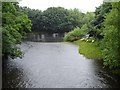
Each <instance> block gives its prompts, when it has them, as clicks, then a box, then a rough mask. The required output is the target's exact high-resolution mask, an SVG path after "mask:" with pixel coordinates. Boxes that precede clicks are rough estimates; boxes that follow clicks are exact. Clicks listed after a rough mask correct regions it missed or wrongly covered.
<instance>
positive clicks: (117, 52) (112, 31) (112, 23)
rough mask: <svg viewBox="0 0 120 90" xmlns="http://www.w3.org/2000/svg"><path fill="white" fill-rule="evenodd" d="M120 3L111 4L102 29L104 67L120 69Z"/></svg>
mask: <svg viewBox="0 0 120 90" xmlns="http://www.w3.org/2000/svg"><path fill="white" fill-rule="evenodd" d="M119 18H120V2H116V3H113V4H112V10H111V12H110V13H109V14H108V15H107V16H106V20H105V23H104V24H105V25H104V26H105V28H104V29H103V33H104V39H103V45H104V46H103V56H104V65H106V66H109V67H110V68H120V19H119Z"/></svg>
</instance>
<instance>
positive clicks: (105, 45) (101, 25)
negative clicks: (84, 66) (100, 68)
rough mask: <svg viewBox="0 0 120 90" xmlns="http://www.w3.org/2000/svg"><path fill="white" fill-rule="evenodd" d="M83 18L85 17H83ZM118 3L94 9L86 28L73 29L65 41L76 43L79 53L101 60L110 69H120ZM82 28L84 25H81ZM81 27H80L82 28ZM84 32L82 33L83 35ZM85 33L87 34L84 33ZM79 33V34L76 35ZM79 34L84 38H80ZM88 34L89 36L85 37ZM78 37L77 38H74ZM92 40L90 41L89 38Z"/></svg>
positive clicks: (119, 4)
mask: <svg viewBox="0 0 120 90" xmlns="http://www.w3.org/2000/svg"><path fill="white" fill-rule="evenodd" d="M84 18H85V17H84ZM119 18H120V2H113V3H103V4H102V5H101V6H99V7H98V8H96V11H95V16H94V18H92V20H90V21H86V22H88V23H86V24H87V27H86V28H84V29H86V30H83V29H82V28H79V31H78V28H77V29H73V30H72V31H71V32H69V33H68V34H67V35H66V36H65V37H64V40H65V41H76V40H77V41H76V42H75V43H77V44H79V45H80V49H79V50H80V53H82V54H84V55H85V56H86V57H88V58H92V59H103V64H104V65H105V66H108V67H109V68H111V69H119V68H120V52H119V51H120V19H119ZM83 26H84V25H83ZM83 26H82V27H83ZM83 31H84V33H83ZM86 31H87V32H86ZM78 32H79V33H78ZM81 33H83V34H82V35H83V36H84V37H80V36H81ZM86 34H89V36H87V37H86V36H85V35H86ZM76 37H79V38H76ZM91 37H92V38H93V39H92V40H90V38H91ZM79 39H80V40H79Z"/></svg>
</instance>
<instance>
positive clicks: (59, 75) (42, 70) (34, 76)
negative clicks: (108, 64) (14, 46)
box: [3, 42, 120, 88]
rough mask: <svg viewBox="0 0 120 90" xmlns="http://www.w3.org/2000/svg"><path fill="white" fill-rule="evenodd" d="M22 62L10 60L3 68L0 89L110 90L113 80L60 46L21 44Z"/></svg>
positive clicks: (92, 63)
mask: <svg viewBox="0 0 120 90" xmlns="http://www.w3.org/2000/svg"><path fill="white" fill-rule="evenodd" d="M20 47H21V48H22V51H23V52H24V57H23V58H22V59H20V58H17V59H14V60H12V59H10V60H8V61H6V62H7V63H6V64H4V68H3V88H110V87H111V88H113V87H120V86H119V83H118V82H117V79H116V78H115V77H113V76H112V75H110V74H109V73H108V71H106V70H105V69H104V68H103V66H102V64H101V63H100V62H99V61H97V60H91V59H87V58H85V57H84V56H83V55H80V54H79V53H78V48H79V47H78V46H77V45H74V44H71V43H64V42H49V43H48V42H24V43H22V44H21V45H20Z"/></svg>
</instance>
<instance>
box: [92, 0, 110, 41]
mask: <svg viewBox="0 0 120 90" xmlns="http://www.w3.org/2000/svg"><path fill="white" fill-rule="evenodd" d="M111 9H112V5H111V3H108V2H104V3H103V4H101V5H100V6H99V7H98V8H96V10H95V18H94V19H93V20H92V22H91V25H92V27H93V28H92V30H91V32H90V34H91V36H94V37H95V38H97V39H102V38H103V35H102V28H103V25H104V23H103V22H104V20H105V16H106V15H107V13H109V12H110V11H111Z"/></svg>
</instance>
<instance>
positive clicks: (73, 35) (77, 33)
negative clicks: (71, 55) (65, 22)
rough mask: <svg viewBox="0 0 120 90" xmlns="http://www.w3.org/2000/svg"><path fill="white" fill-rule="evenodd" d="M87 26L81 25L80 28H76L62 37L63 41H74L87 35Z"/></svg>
mask: <svg viewBox="0 0 120 90" xmlns="http://www.w3.org/2000/svg"><path fill="white" fill-rule="evenodd" d="M87 30H88V28H87V25H86V24H85V25H83V26H82V27H81V28H79V27H77V28H75V29H74V30H72V31H70V32H68V33H67V35H66V36H65V37H64V41H70V42H72V41H75V40H78V39H80V38H82V37H83V36H84V35H85V34H86V33H87Z"/></svg>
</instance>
